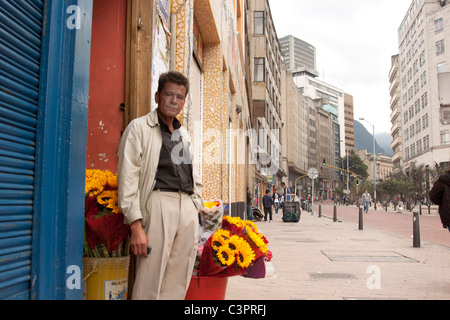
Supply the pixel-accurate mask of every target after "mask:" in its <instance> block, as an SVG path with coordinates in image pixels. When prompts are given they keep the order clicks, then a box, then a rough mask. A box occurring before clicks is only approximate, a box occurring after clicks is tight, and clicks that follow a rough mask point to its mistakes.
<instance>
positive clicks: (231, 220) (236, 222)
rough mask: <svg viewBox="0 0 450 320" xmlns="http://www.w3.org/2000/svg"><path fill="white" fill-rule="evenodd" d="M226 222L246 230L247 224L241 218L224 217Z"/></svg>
mask: <svg viewBox="0 0 450 320" xmlns="http://www.w3.org/2000/svg"><path fill="white" fill-rule="evenodd" d="M223 218H224V219H225V220H226V221H228V222H229V223H231V224H234V225H235V226H237V227H239V228H244V226H245V222H244V220H242V219H241V218H239V217H230V216H224V217H223Z"/></svg>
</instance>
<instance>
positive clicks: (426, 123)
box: [422, 113, 428, 130]
mask: <svg viewBox="0 0 450 320" xmlns="http://www.w3.org/2000/svg"><path fill="white" fill-rule="evenodd" d="M422 125H423V130H425V129H426V128H428V113H427V114H426V115H424V116H423V117H422Z"/></svg>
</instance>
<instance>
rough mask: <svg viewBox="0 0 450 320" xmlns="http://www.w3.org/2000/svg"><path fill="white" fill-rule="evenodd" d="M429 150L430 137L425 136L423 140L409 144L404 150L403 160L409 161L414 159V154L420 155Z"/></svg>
mask: <svg viewBox="0 0 450 320" xmlns="http://www.w3.org/2000/svg"><path fill="white" fill-rule="evenodd" d="M428 149H430V136H426V137H424V138H423V139H419V140H417V142H415V143H413V144H411V145H410V146H409V147H407V148H406V149H405V158H406V159H409V158H412V157H414V156H415V155H416V154H419V153H421V152H422V151H426V150H428Z"/></svg>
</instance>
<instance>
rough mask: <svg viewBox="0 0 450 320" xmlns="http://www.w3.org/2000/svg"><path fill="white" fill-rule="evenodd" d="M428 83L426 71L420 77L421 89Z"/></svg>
mask: <svg viewBox="0 0 450 320" xmlns="http://www.w3.org/2000/svg"><path fill="white" fill-rule="evenodd" d="M426 83H427V72H426V71H425V72H424V73H422V75H421V76H420V87H423V86H424V85H425V84H426Z"/></svg>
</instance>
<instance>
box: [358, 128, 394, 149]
mask: <svg viewBox="0 0 450 320" xmlns="http://www.w3.org/2000/svg"><path fill="white" fill-rule="evenodd" d="M391 142H392V137H391V135H390V133H381V134H376V135H375V152H376V153H377V154H379V153H381V154H383V155H385V156H389V157H392V155H393V154H394V152H393V151H392V149H391ZM355 149H356V150H367V152H368V153H373V135H372V134H371V133H369V131H367V129H366V127H364V125H363V124H362V123H361V122H359V121H357V120H355Z"/></svg>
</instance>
